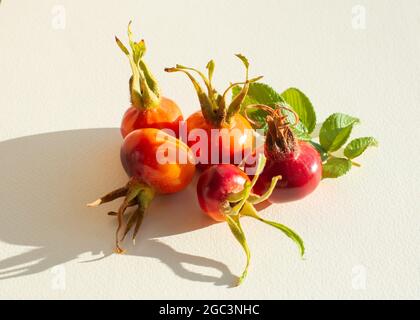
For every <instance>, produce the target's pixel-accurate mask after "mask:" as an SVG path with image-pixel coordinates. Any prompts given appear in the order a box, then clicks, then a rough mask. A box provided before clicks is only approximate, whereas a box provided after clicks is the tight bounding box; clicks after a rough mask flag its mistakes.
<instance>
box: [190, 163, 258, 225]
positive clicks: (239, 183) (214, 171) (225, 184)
mask: <svg viewBox="0 0 420 320" xmlns="http://www.w3.org/2000/svg"><path fill="white" fill-rule="evenodd" d="M247 181H250V180H249V177H248V176H247V175H246V174H245V173H244V172H243V171H242V170H241V169H239V168H238V167H236V166H234V165H232V164H219V165H214V166H211V167H209V168H208V169H206V170H205V171H204V172H203V173H202V174H201V176H200V178H199V179H198V184H197V197H198V203H199V204H200V207H201V209H202V210H203V212H204V213H206V214H207V215H208V216H209V217H210V218H212V219H213V220H215V221H225V220H226V218H225V214H224V213H223V208H222V204H223V202H224V201H226V199H227V198H228V196H229V194H231V193H236V192H240V191H242V190H243V189H244V185H245V183H246V182H247Z"/></svg>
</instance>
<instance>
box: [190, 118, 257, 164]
mask: <svg viewBox="0 0 420 320" xmlns="http://www.w3.org/2000/svg"><path fill="white" fill-rule="evenodd" d="M186 122H187V132H188V136H189V137H190V133H191V132H192V131H193V130H195V129H202V130H204V131H205V132H206V133H207V137H208V144H207V148H206V149H205V150H199V151H198V152H197V157H199V156H200V154H201V153H203V154H204V155H202V157H203V158H204V159H207V161H206V162H207V163H201V162H199V163H197V168H199V169H200V170H205V169H207V168H208V167H210V166H211V165H213V164H221V163H227V162H229V163H231V164H235V165H239V164H240V163H241V160H242V159H243V158H244V157H245V156H246V155H247V154H249V153H251V152H252V149H253V146H254V136H253V135H252V134H253V129H252V126H251V124H250V123H249V121H248V120H247V119H245V118H244V117H243V116H241V115H240V114H235V115H234V116H233V117H232V119H231V120H230V123H229V124H224V125H223V126H222V127H221V128H220V129H226V130H227V132H228V134H229V138H228V139H226V140H224V139H223V138H222V137H220V138H219V139H218V140H219V141H212V138H211V130H212V129H216V128H215V127H214V126H213V125H212V124H211V123H209V122H208V121H207V120H206V119H205V118H204V116H203V113H202V112H201V111H197V112H195V113H193V114H192V115H191V116H189V117H188V119H187V121H186ZM235 142H236V144H235ZM187 143H188V146H189V147H193V146H194V145H195V144H196V143H197V142H196V141H194V140H193V141H190V139H188V142H187ZM217 148H218V149H219V150H218V153H219V159H216V163H212V159H211V155H212V150H213V149H217ZM224 154H226V155H229V159H228V160H229V161H225V162H223V161H222V155H224ZM235 155H237V159H240V160H239V161H236V162H235ZM213 162H214V161H213Z"/></svg>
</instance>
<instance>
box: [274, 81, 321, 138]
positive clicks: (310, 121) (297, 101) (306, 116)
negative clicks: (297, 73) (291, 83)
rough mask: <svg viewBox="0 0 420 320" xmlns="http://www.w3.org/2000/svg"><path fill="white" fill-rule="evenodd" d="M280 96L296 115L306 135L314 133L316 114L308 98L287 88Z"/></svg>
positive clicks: (300, 92) (296, 90) (293, 89)
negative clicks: (305, 130)
mask: <svg viewBox="0 0 420 320" xmlns="http://www.w3.org/2000/svg"><path fill="white" fill-rule="evenodd" d="M281 96H282V97H283V99H284V100H285V101H286V102H287V104H288V105H289V106H291V107H292V109H293V110H294V111H295V112H296V113H297V114H298V116H299V120H300V121H301V122H302V123H303V124H304V125H305V127H306V128H307V129H308V133H311V132H312V131H314V129H315V125H316V114H315V109H314V107H313V106H312V103H311V101H310V100H309V99H308V97H307V96H306V95H305V94H304V93H303V92H302V91H300V90H299V89H297V88H289V89H287V90H286V91H284V92H283V93H282V94H281Z"/></svg>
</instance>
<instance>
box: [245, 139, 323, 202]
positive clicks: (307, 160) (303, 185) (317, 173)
mask: <svg viewBox="0 0 420 320" xmlns="http://www.w3.org/2000/svg"><path fill="white" fill-rule="evenodd" d="M265 155H266V157H267V163H266V165H265V167H264V170H263V172H262V173H261V175H260V176H259V178H258V180H257V183H256V184H255V186H254V188H253V192H255V193H256V194H259V195H261V194H263V193H264V192H265V191H266V190H267V189H268V187H269V186H270V183H271V179H272V178H273V177H275V176H278V175H281V176H282V179H281V180H280V181H279V182H278V183H277V185H276V187H275V189H274V191H273V193H272V194H271V196H270V197H269V199H268V200H269V202H271V203H282V202H289V201H295V200H299V199H302V198H304V197H305V196H307V195H308V194H310V193H311V192H312V191H314V190H315V188H316V187H317V186H318V184H319V182H320V181H321V178H322V162H321V157H320V155H319V153H318V151H316V149H315V148H314V147H312V146H311V145H310V144H309V143H307V142H304V141H299V142H298V148H297V150H296V151H295V152H293V153H289V154H282V155H281V157H272V156H270V155H269V154H267V152H265ZM245 172H246V170H245Z"/></svg>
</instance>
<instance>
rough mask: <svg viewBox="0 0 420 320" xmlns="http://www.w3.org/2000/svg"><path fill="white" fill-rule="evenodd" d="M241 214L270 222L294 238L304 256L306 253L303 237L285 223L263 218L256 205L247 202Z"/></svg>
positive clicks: (266, 222)
mask: <svg viewBox="0 0 420 320" xmlns="http://www.w3.org/2000/svg"><path fill="white" fill-rule="evenodd" d="M240 216H247V217H251V218H254V219H257V220H259V221H261V222H263V223H265V224H268V225H270V226H272V227H274V228H276V229H278V230H280V231H281V232H283V233H284V234H285V235H286V236H287V237H289V238H290V239H292V240H293V241H294V242H295V243H296V245H297V246H298V248H299V252H300V255H301V256H302V257H303V255H304V254H305V245H304V243H303V240H302V238H301V237H300V236H299V235H298V234H297V233H296V232H295V231H293V230H292V229H290V228H289V227H286V226H285V225H283V224H281V223H278V222H275V221H270V220H265V219H263V218H261V217H260V216H259V215H258V213H257V210H256V209H255V208H254V206H253V205H252V204H251V203H249V202H246V203H245V204H244V206H243V208H242V210H241V212H240Z"/></svg>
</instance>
